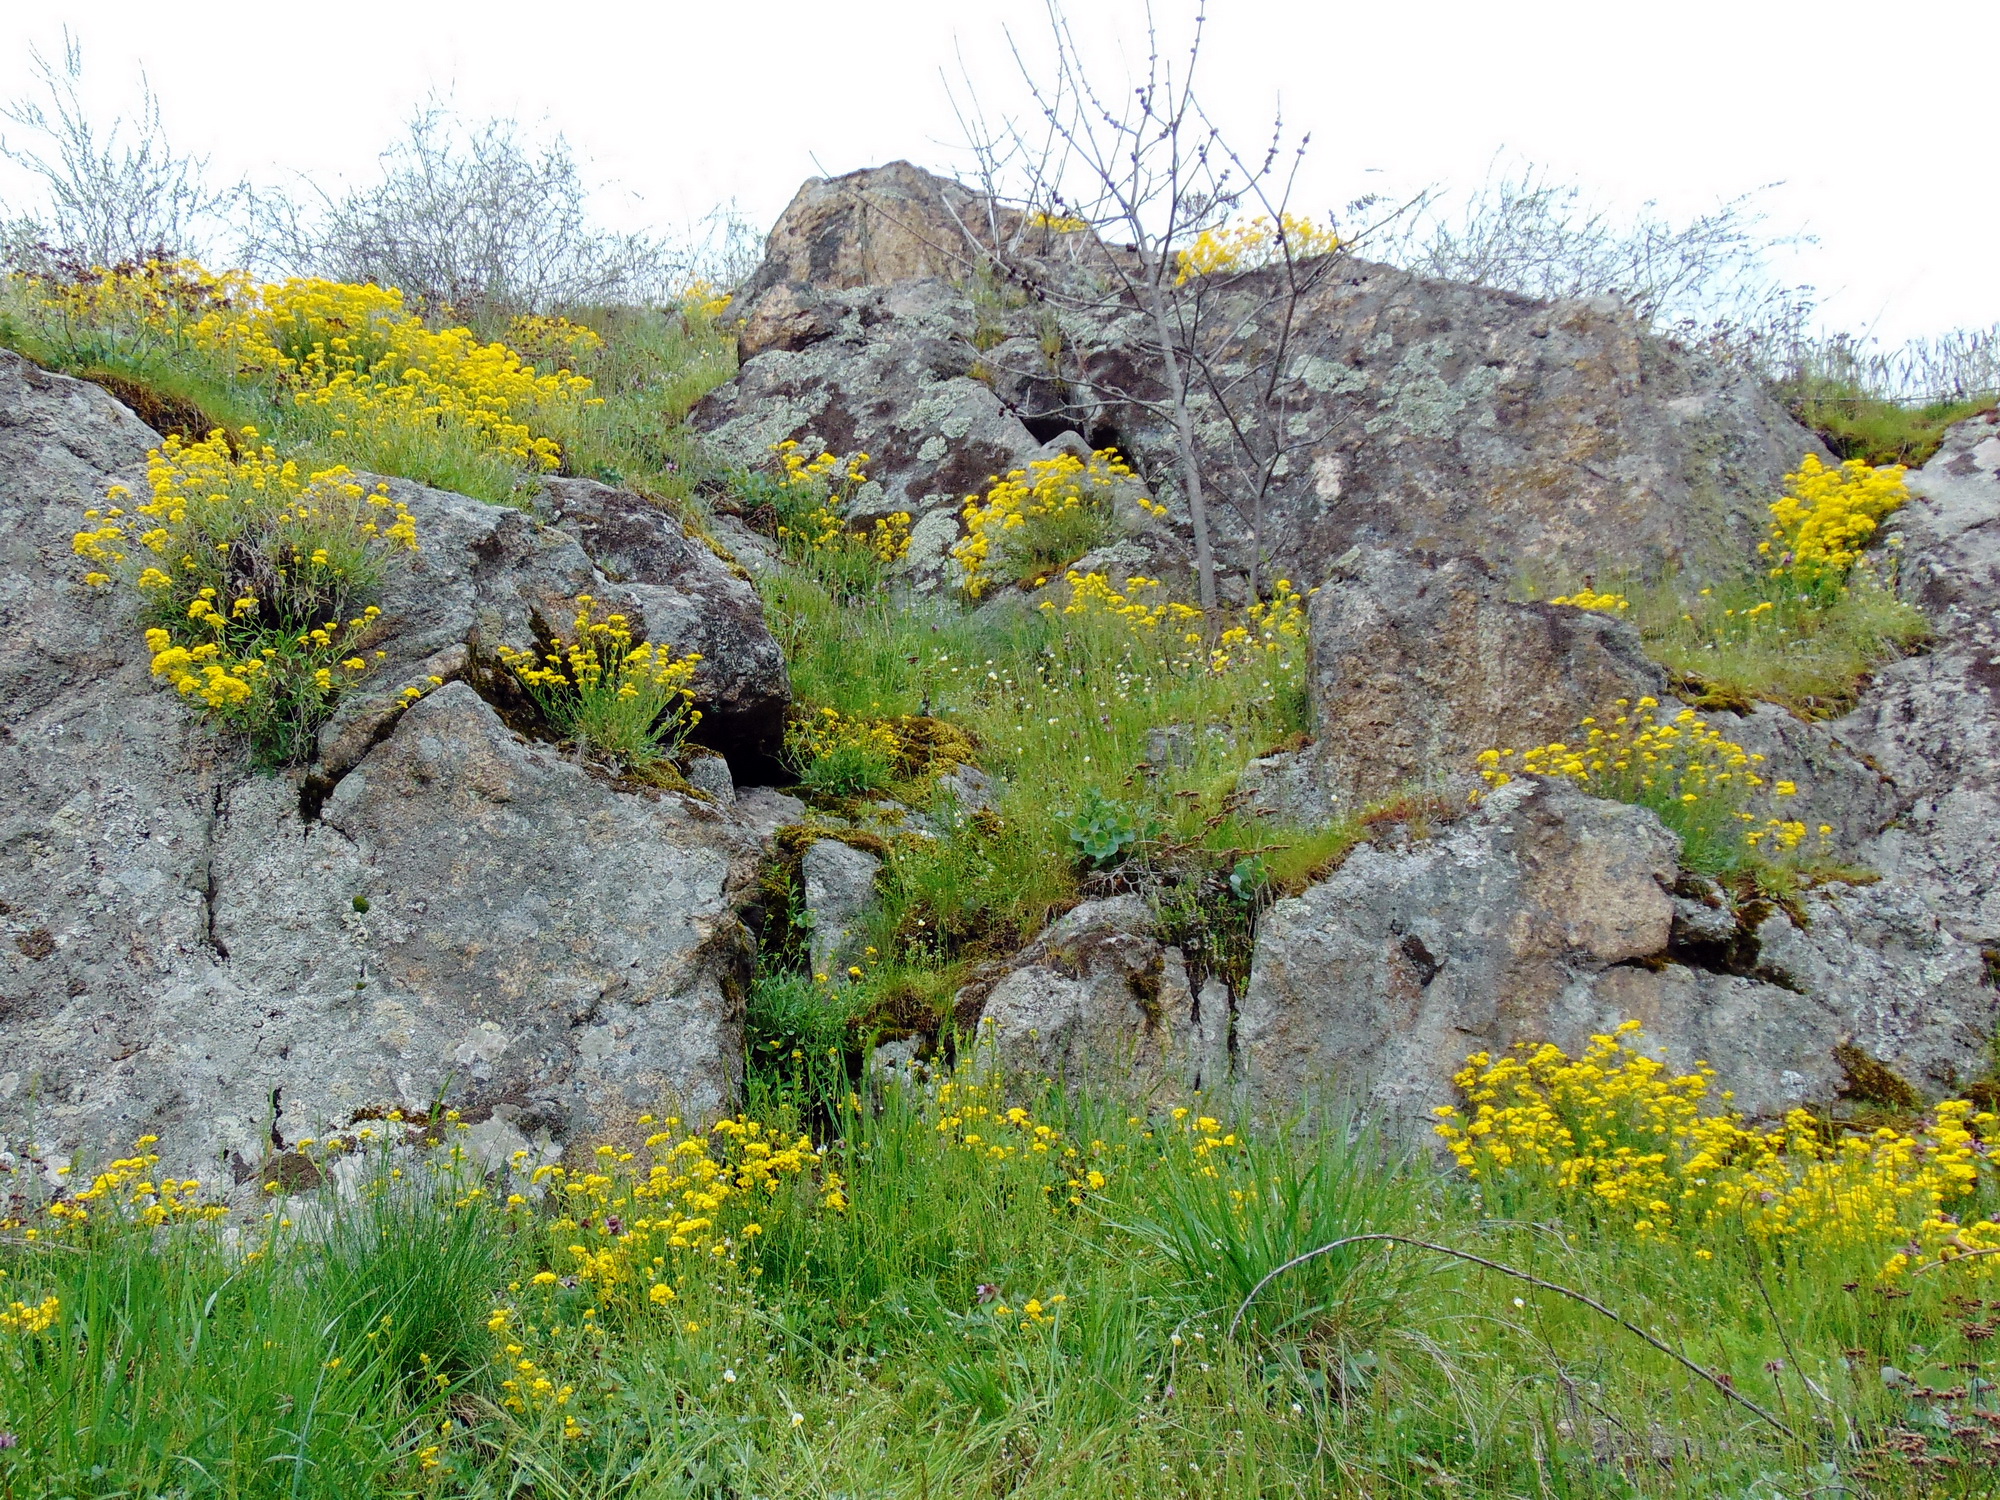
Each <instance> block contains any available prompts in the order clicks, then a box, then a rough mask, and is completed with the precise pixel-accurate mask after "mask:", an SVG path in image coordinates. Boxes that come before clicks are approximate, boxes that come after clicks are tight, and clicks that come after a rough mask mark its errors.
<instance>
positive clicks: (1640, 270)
mask: <svg viewBox="0 0 2000 1500" xmlns="http://www.w3.org/2000/svg"><path fill="white" fill-rule="evenodd" d="M1766 191H1768V189H1759V190H1758V191H1756V192H1750V193H1744V194H1742V195H1740V196H1738V197H1735V198H1731V199H1729V200H1727V201H1725V202H1722V203H1718V204H1717V205H1716V206H1715V207H1714V208H1713V209H1711V210H1709V211H1708V212H1706V213H1700V214H1696V215H1694V216H1693V217H1691V218H1688V219H1684V220H1675V219H1673V218H1671V217H1669V216H1667V215H1666V214H1664V213H1662V212H1660V210H1659V208H1658V206H1657V205H1656V204H1653V203H1650V202H1649V203H1646V204H1643V205H1641V206H1640V208H1639V209H1638V211H1637V212H1636V213H1633V214H1630V215H1621V214H1618V213H1615V212H1613V211H1612V210H1610V209H1608V208H1606V207H1604V206H1603V205H1602V204H1599V203H1594V202H1592V201H1591V200H1590V199H1589V198H1588V197H1587V196H1586V195H1585V193H1584V190H1583V189H1582V188H1581V187H1580V186H1578V185H1577V184H1575V183H1566V182H1558V181H1555V180H1553V179H1552V178H1551V177H1550V176H1549V174H1548V173H1547V171H1546V170H1545V169H1543V168H1541V167H1538V166H1536V165H1534V164H1533V163H1531V162H1530V163H1524V164H1522V165H1520V166H1517V167H1514V168H1512V169H1508V170H1502V169H1501V168H1500V167H1499V166H1498V165H1497V164H1496V166H1495V168H1494V170H1493V171H1492V172H1490V173H1489V174H1488V177H1487V180H1486V181H1485V182H1484V183H1483V184H1482V185H1481V186H1480V187H1479V188H1478V189H1476V190H1475V191H1473V192H1472V193H1470V194H1468V195H1466V196H1465V197H1463V198H1460V199H1454V198H1451V197H1449V196H1447V195H1445V194H1442V193H1437V192H1432V193H1429V194H1426V195H1425V197H1424V199H1423V200H1422V201H1421V202H1420V203H1419V204H1418V205H1416V207H1415V208H1414V209H1413V210H1412V211H1411V212H1410V213H1408V214H1405V215H1403V216H1402V217H1401V218H1399V219H1398V220H1396V221H1394V222H1393V223H1391V224H1390V225H1388V226H1386V227H1385V228H1384V229H1383V231H1381V232H1380V233H1378V234H1377V235H1376V236H1374V237H1373V238H1371V239H1370V240H1368V241H1367V242H1365V243H1364V244H1362V245H1361V246H1360V247H1359V248H1360V249H1361V251H1362V253H1364V254H1367V255H1370V256H1372V257H1375V258H1378V259H1382V260H1386V261H1389V262H1390V263H1392V264H1394V265H1399V266H1402V267H1404V268H1406V269H1408V270H1411V271H1415V272H1416V273H1418V274H1419V275H1422V276H1435V277H1438V278H1439V279H1441V280H1447V281H1464V282H1470V283H1472V284H1473V285H1475V286H1488V287H1494V288H1497V289H1499V290H1501V291H1509V292H1519V293H1522V294H1523V295H1526V296H1530V297H1545V298H1573V297H1602V296H1612V297H1617V298H1619V299H1621V300H1622V301H1624V302H1625V303H1626V304H1628V305H1629V306H1630V307H1631V308H1632V310H1633V312H1635V313H1636V314H1637V315H1638V316H1639V317H1640V318H1642V319H1644V320H1646V321H1647V322H1649V323H1653V324H1655V325H1657V326H1660V327H1661V328H1662V329H1663V330H1664V331H1668V332H1673V333H1677V334H1681V335H1684V336H1685V335H1692V336H1695V337H1699V338H1702V339H1705V340H1712V339H1714V338H1716V337H1718V336H1719V337H1721V338H1723V339H1724V340H1725V341H1727V342H1732V343H1736V344H1746V343H1760V342H1761V343H1771V342H1779V343H1782V342H1785V341H1788V340H1790V339H1792V338H1794V337H1796V336H1797V335H1798V333H1799V331H1800V330H1802V329H1803V328H1804V327H1805V323H1806V320H1807V318H1808V317H1809V316H1810V315H1811V313H1812V312H1813V309H1814V305H1815V297H1814V293H1813V290H1812V288H1810V287H1806V286H1790V285H1786V284H1784V283H1783V282H1781V281H1780V280H1779V279H1778V278H1777V277H1776V276H1775V275H1774V273H1773V272H1772V269H1771V265H1770V254H1771V252H1772V251H1774V250H1778V249H1782V248H1784V247H1787V246H1791V245H1796V244H1800V243H1804V240H1803V238H1802V237H1800V236H1786V235H1776V234H1773V233H1771V232H1770V231H1769V230H1768V228H1767V225H1768V222H1769V215H1768V214H1767V213H1766V211H1765V210H1764V209H1763V208H1762V207H1761V206H1760V200H1761V198H1762V195H1763V193H1764V192H1766Z"/></svg>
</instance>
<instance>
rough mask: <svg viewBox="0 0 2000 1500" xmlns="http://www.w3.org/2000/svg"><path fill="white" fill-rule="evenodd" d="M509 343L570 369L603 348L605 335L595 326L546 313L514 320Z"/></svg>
mask: <svg viewBox="0 0 2000 1500" xmlns="http://www.w3.org/2000/svg"><path fill="white" fill-rule="evenodd" d="M507 342H508V343H509V344H511V345H512V346H513V347H514V348H515V349H517V350H519V351H520V352H521V353H522V354H525V355H527V356H528V357H529V358H531V359H534V360H537V361H540V362H541V363H544V364H548V365H552V366H555V367H558V368H561V369H568V370H574V369H576V368H577V366H578V365H579V364H581V363H582V362H583V361H585V360H587V359H589V358H590V357H591V356H592V355H594V354H598V353H600V352H602V350H603V348H604V336H603V335H602V334H600V333H599V332H598V331H597V330H596V329H595V328H587V327H585V326H584V325H583V324H581V323H573V322H571V321H570V320H569V319H568V318H561V317H554V316H552V315H550V314H547V313H523V314H522V315H521V316H520V317H518V318H516V319H514V321H513V322H512V323H510V324H508V325H507Z"/></svg>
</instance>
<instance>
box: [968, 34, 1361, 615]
mask: <svg viewBox="0 0 2000 1500" xmlns="http://www.w3.org/2000/svg"><path fill="white" fill-rule="evenodd" d="M1045 4H1046V7H1047V16H1048V25H1049V37H1050V41H1051V43H1052V49H1053V60H1052V62H1051V63H1050V64H1048V65H1047V67H1046V68H1038V67H1036V66H1035V65H1034V64H1033V63H1031V62H1030V61H1029V59H1028V57H1027V55H1026V54H1025V53H1024V52H1023V50H1022V49H1021V47H1020V45H1019V44H1018V43H1016V42H1015V41H1014V39H1013V37H1012V35H1011V34H1010V36H1009V42H1010V46H1012V49H1013V54H1014V58H1015V61H1016V63H1017V65H1018V67H1019V71H1020V75H1021V79H1022V82H1023V84H1024V85H1025V89H1026V94H1027V98H1028V100H1029V102H1030V105H1031V108H1030V109H1029V110H1027V111H1025V112H1024V113H1025V118H1018V119H1017V118H1012V117H1005V118H1001V119H999V120H997V121H995V120H991V119H989V117H988V115H987V113H986V111H985V109H984V107H983V105H982V104H981V101H980V100H979V99H978V97H977V94H976V91H973V90H971V89H970V88H969V87H966V88H962V89H961V90H960V91H959V98H958V113H959V119H960V122H961V125H962V126H963V127H964V130H965V134H966V139H967V145H968V147H969V148H970V151H971V155H972V158H973V163H974V169H975V173H976V176H977V179H978V186H979V187H980V189H981V195H980V199H979V201H980V202H981V203H982V204H983V205H984V208H983V212H984V213H985V215H986V218H985V220H984V222H982V223H979V224H970V223H967V224H965V225H963V227H964V228H965V230H966V232H967V239H968V243H969V244H970V245H971V246H972V247H973V249H974V251H975V252H976V253H977V254H979V255H982V256H988V257H991V258H992V259H993V260H995V261H997V262H998V263H999V264H1000V266H1001V267H1002V268H1003V269H1004V271H1005V272H1006V273H1007V274H1008V275H1009V276H1011V277H1013V278H1014V279H1016V280H1018V281H1021V282H1024V283H1026V284H1028V285H1030V286H1031V287H1032V289H1033V293H1034V295H1035V296H1037V297H1040V298H1044V299H1046V300H1048V301H1050V302H1053V303H1055V304H1056V305H1057V306H1059V307H1067V308H1069V309H1071V310H1076V311H1087V312H1090V313H1093V314H1095V315H1097V316H1098V317H1100V318H1102V319H1105V320H1111V319H1115V318H1118V317H1119V316H1121V315H1135V316H1136V317H1137V318H1138V319H1139V322H1140V324H1141V326H1142V327H1143V329H1144V335H1143V338H1142V343H1143V345H1144V346H1145V348H1146V351H1147V353H1148V354H1149V355H1151V356H1152V359H1151V369H1150V370H1149V371H1148V372H1147V374H1148V375H1149V376H1152V377H1157V382H1156V383H1155V382H1154V381H1153V380H1147V381H1145V382H1144V383H1143V384H1140V383H1138V382H1130V381H1119V380H1116V379H1113V378H1112V377H1109V376H1106V375H1104V374H1101V373H1100V374H1096V375H1093V374H1091V373H1089V372H1088V369H1087V368H1085V367H1082V366H1080V367H1079V370H1078V371H1077V374H1076V380H1077V382H1078V383H1079V384H1080V387H1081V388H1082V390H1083V391H1084V392H1085V393H1086V394H1087V395H1088V396H1089V398H1090V399H1092V400H1093V401H1097V402H1105V403H1113V402H1115V403H1124V404H1128V405H1130V406H1134V407H1139V408H1143V409H1145V410H1146V411H1148V412H1150V413H1152V414H1154V415H1156V416H1157V417H1158V418H1160V419H1161V420H1163V421H1164V422H1165V423H1166V424H1167V425H1168V426H1169V427H1170V429H1171V431H1172V433H1173V442H1174V448H1175V472H1176V477H1177V478H1178V481H1179V484H1180V488H1181V491H1182V495H1183V497H1184V498H1185V500H1186V502H1187V507H1188V517H1189V521H1190V523H1191V527H1192V530H1193V533H1194V552H1195V569H1196V574H1197V579H1198V586H1199V589H1200V594H1201V603H1202V606H1203V607H1204V608H1205V609H1211V610H1212V609H1213V608H1214V606H1215V601H1216V581H1215V571H1216V568H1215V546H1214V538H1213V528H1212V524H1211V520H1212V518H1211V515H1210V507H1209V499H1210V494H1211V491H1212V489H1213V484H1212V481H1211V476H1210V475H1209V474H1207V473H1205V472H1204V452H1205V449H1206V448H1207V445H1206V444H1205V443H1204V442H1202V441H1201V434H1200V433H1199V432H1198V431H1197V427H1198V425H1199V424H1201V423H1203V422H1204V421H1210V420H1211V419H1212V421H1213V422H1214V423H1219V430H1220V432H1221V435H1222V436H1223V439H1224V443H1225V446H1228V445H1231V444H1233V445H1234V463H1233V465H1232V467H1233V468H1234V469H1235V470H1236V471H1237V473H1238V475H1239V477H1241V478H1242V479H1243V481H1244V483H1245V484H1246V486H1247V488H1248V491H1249V494H1248V496H1247V497H1244V498H1245V499H1246V501H1247V503H1246V509H1248V510H1249V511H1251V512H1252V513H1253V514H1254V515H1255V516H1256V518H1257V519H1256V520H1255V522H1254V523H1253V529H1254V530H1255V531H1256V533H1257V541H1258V543H1259V544H1261V530H1262V520H1261V517H1262V508H1263V499H1264V496H1265V494H1266V493H1267V492H1268V490H1269V487H1270V484H1271V482H1272V480H1273V478H1274V477H1275V476H1276V475H1277V474H1278V473H1279V472H1281V471H1282V468H1283V465H1284V463H1285V461H1286V460H1287V458H1288V457H1289V456H1290V455H1291V453H1293V452H1294V451H1295V450H1296V447H1297V444H1298V441H1300V440H1302V439H1301V438H1300V437H1298V436H1295V435H1294V434H1296V433H1297V432H1298V428H1297V425H1296V424H1294V425H1293V426H1292V427H1291V428H1288V427H1287V426H1286V423H1285V420H1284V417H1285V415H1286V413H1285V412H1284V411H1282V410H1281V408H1283V407H1285V406H1286V405H1287V403H1288V402H1289V401H1290V399H1291V394H1292V392H1293V391H1294V389H1295V386H1296V377H1297V369H1296V366H1297V363H1298V361H1299V360H1300V359H1301V358H1302V357H1304V356H1305V354H1306V353H1307V351H1306V349H1305V348H1304V342H1305V341H1304V340H1303V338H1302V330H1301V326H1300V315H1301V313H1302V311H1303V309H1304V307H1305V306H1306V303H1307V301H1308V300H1309V298H1310V296H1311V294H1312V291H1313V289H1314V287H1315V286H1316V285H1317V283H1318V281H1319V279H1320V277H1321V276H1322V275H1323V272H1324V267H1323V264H1322V265H1317V266H1316V265H1315V264H1314V263H1313V258H1311V257H1308V256H1304V255H1301V254H1298V253H1296V252H1295V248H1294V247H1293V246H1292V245H1291V244H1290V243H1289V241H1288V238H1287V236H1286V233H1285V232H1284V229H1283V226H1284V225H1285V224H1286V223H1287V221H1288V218H1289V215H1288V205H1289V201H1290V197H1291V191H1292V186H1293V184H1294V182H1295V180H1296V170H1297V162H1298V154H1299V152H1301V151H1302V150H1303V149H1304V144H1305V143H1304V142H1303V141H1301V142H1299V143H1298V144H1297V145H1296V146H1294V147H1289V148H1288V147H1287V146H1286V144H1285V133H1284V129H1283V124H1282V121H1281V120H1280V121H1279V122H1277V123H1276V124H1275V125H1274V127H1273V130H1272V135H1271V140H1270V144H1269V146H1268V147H1267V149H1266V150H1265V151H1264V152H1263V153H1262V154H1261V155H1260V156H1253V157H1250V158H1247V159H1246V158H1245V157H1243V156H1241V155H1239V154H1238V153H1237V152H1236V151H1235V150H1234V148H1232V146H1231V145H1230V144H1229V142H1228V140H1227V138H1226V137H1225V135H1224V133H1223V131H1222V130H1221V129H1220V127H1219V126H1218V125H1217V124H1216V122H1215V121H1214V120H1213V119H1212V118H1211V117H1210V115H1209V114H1208V112H1207V111H1206V110H1205V109H1204V107H1203V105H1202V102H1201V96H1200V94H1199V92H1198V87H1197V85H1198V82H1199V79H1200V77H1201V48H1202V35H1203V31H1204V27H1205V23H1206V4H1205V0H1197V3H1196V6H1195V11H1194V16H1193V24H1192V38H1191V40H1190V41H1189V43H1188V44H1187V47H1186V50H1185V52H1184V53H1183V54H1181V55H1180V56H1178V57H1174V56H1170V55H1168V54H1167V53H1166V52H1165V51H1164V49H1163V45H1162V37H1161V32H1160V28H1159V26H1158V24H1157V22H1156V21H1155V19H1154V16H1153V14H1152V11H1151V8H1150V6H1149V7H1148V9H1147V13H1146V30H1145V36H1146V43H1147V47H1146V61H1145V65H1144V68H1143V70H1142V72H1141V73H1140V74H1139V76H1138V77H1136V78H1135V79H1133V80H1132V86H1131V87H1130V89H1129V90H1128V91H1126V92H1125V93H1123V94H1114V93H1112V92H1110V91H1109V90H1108V89H1107V88H1105V87H1104V86H1103V84H1102V83H1101V82H1100V81H1099V80H1098V79H1095V78H1093V77H1092V76H1091V73H1090V70H1089V68H1088V67H1087V66H1086V62H1085V58H1084V55H1083V52H1082V49H1081V48H1080V47H1079V45H1078V43H1077V40H1076V38H1075V36H1074V34H1073V32H1072V30H1071V28H1070V24H1069V20H1068V17H1067V16H1066V15H1065V14H1064V13H1063V11H1062V8H1061V6H1060V5H1059V4H1058V3H1057V0H1045ZM1252 207H1254V208H1256V209H1258V210H1260V211H1261V212H1262V213H1263V214H1264V215H1265V216H1266V217H1267V218H1268V220H1269V221H1270V223H1271V224H1272V225H1273V226H1275V227H1276V233H1275V236H1274V237H1273V239H1272V240H1271V241H1270V242H1269V255H1268V256H1267V258H1268V259H1269V260H1270V261H1271V264H1269V265H1267V266H1265V267H1263V268H1262V269H1261V270H1260V271H1258V272H1256V273H1236V274H1229V275H1224V276H1219V277H1209V276H1202V275H1188V274H1184V271H1185V269H1186V263H1185V262H1184V261H1183V253H1184V252H1185V251H1186V250H1187V249H1188V247H1189V246H1190V245H1191V244H1192V243H1193V242H1194V241H1195V239H1196V238H1197V237H1198V236H1199V235H1200V234H1201V233H1202V232H1203V231H1204V230H1212V229H1214V228H1216V227H1217V226H1219V225H1221V224H1223V223H1224V222H1225V221H1227V220H1228V219H1229V218H1230V216H1231V215H1232V214H1234V213H1237V212H1238V211H1240V210H1247V209H1249V208H1252ZM1085 230H1088V231H1089V232H1088V233H1083V232H1082V231H1085ZM1066 231H1067V232H1066ZM1051 250H1059V251H1062V250H1066V252H1067V254H1068V256H1069V258H1070V259H1071V260H1072V261H1073V262H1074V261H1081V262H1082V264H1081V265H1080V266H1077V267H1075V269H1077V270H1080V271H1082V272H1083V273H1085V274H1050V273H1049V270H1048V261H1049V258H1050V251H1051ZM1204 408H1207V410H1204ZM1292 414H1293V415H1296V413H1292ZM1253 567H1254V563H1253ZM1253 576H1254V575H1253Z"/></svg>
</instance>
